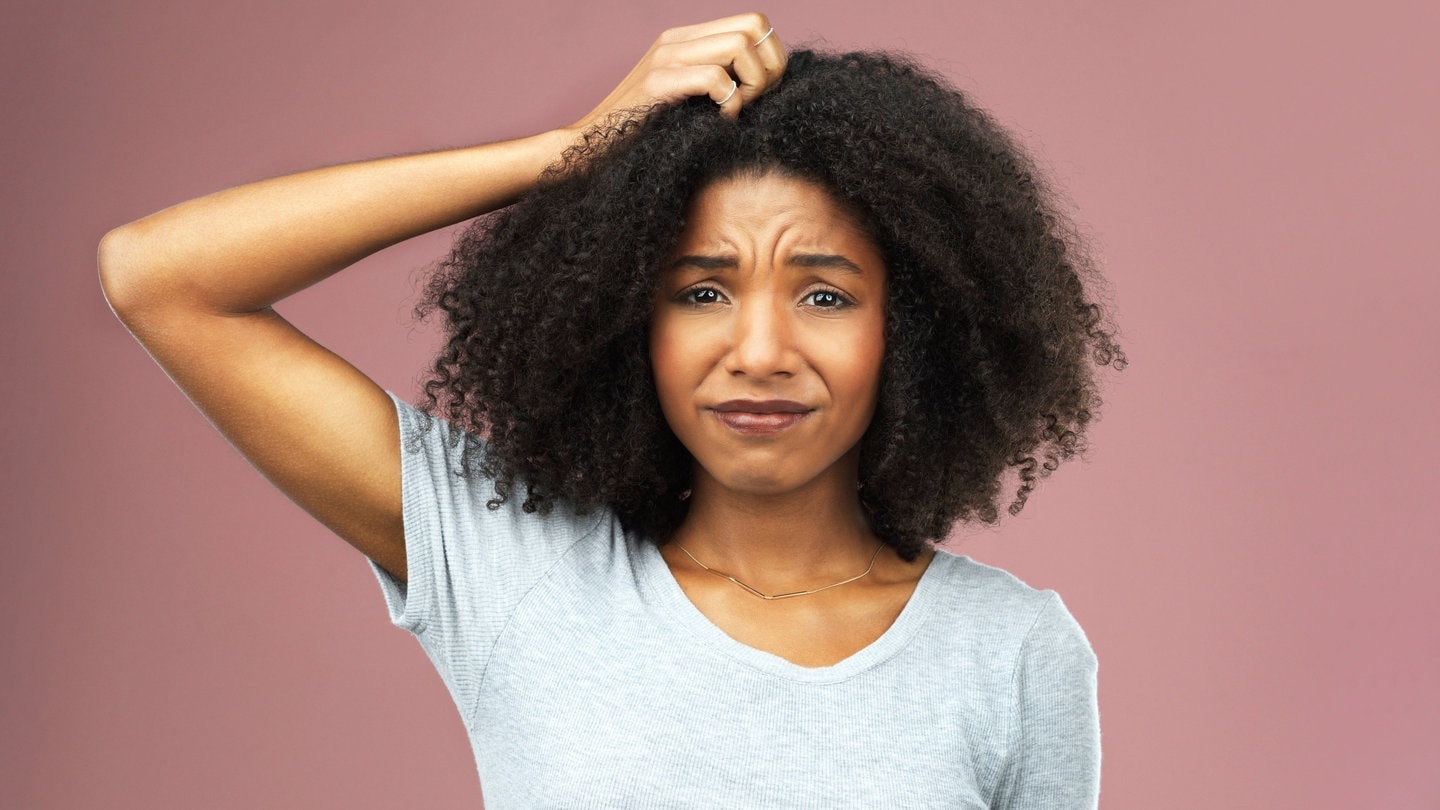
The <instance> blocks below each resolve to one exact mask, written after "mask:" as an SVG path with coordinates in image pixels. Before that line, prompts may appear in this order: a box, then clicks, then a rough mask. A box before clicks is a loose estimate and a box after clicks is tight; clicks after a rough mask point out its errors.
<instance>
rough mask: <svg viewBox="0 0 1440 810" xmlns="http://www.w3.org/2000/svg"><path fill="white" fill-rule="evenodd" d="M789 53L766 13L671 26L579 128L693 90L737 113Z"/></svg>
mask: <svg viewBox="0 0 1440 810" xmlns="http://www.w3.org/2000/svg"><path fill="white" fill-rule="evenodd" d="M767 33H768V36H767ZM756 43H759V44H758V45H757V44H756ZM786 58H787V55H786V53H785V46H783V45H781V44H780V37H779V36H778V35H777V34H776V33H775V32H774V31H773V30H772V28H771V26H770V20H769V18H767V17H766V16H765V15H764V14H759V13H750V14H740V15H737V16H734V17H725V18H723V19H719V20H712V21H710V22H705V23H700V24H699V25H687V26H684V27H682V28H672V29H670V30H668V31H666V32H665V33H663V34H661V35H660V38H659V39H657V40H655V44H653V45H651V46H650V50H648V51H646V52H645V56H644V57H643V58H641V59H640V64H638V65H636V66H635V68H634V69H633V70H631V71H630V75H628V76H626V77H625V80H624V81H622V82H620V86H619V87H616V88H615V90H614V91H612V92H611V93H610V95H609V96H606V98H605V100H604V101H602V102H600V106H598V107H596V108H595V109H593V110H591V111H590V113H589V114H588V115H586V116H585V117H584V118H582V119H580V120H579V121H577V122H576V123H575V125H574V128H575V129H578V130H580V131H582V132H583V131H586V130H589V129H591V128H593V127H595V126H597V125H598V124H600V123H602V122H603V121H605V120H606V119H607V118H609V117H610V116H612V115H614V114H616V113H620V112H623V111H625V110H632V109H637V108H640V109H644V108H648V107H650V106H652V105H654V104H657V103H660V104H669V103H673V102H677V101H681V100H682V99H685V98H688V97H690V96H709V97H710V98H711V99H712V100H714V101H715V102H716V103H719V104H720V112H721V114H722V115H725V116H727V117H729V118H732V119H733V118H735V117H736V116H738V115H739V114H740V109H741V108H742V107H744V106H745V105H746V104H748V103H750V102H751V101H753V100H754V99H755V98H757V97H758V96H759V95H760V94H761V93H763V92H765V90H766V88H768V87H770V86H771V85H773V84H774V83H775V82H776V81H778V80H779V78H780V76H781V74H783V73H784V72H785V61H786ZM732 91H733V92H732Z"/></svg>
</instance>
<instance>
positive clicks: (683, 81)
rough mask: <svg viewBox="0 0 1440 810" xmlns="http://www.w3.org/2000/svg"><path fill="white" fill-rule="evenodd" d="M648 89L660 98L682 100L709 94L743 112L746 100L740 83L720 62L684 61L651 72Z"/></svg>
mask: <svg viewBox="0 0 1440 810" xmlns="http://www.w3.org/2000/svg"><path fill="white" fill-rule="evenodd" d="M646 90H647V92H648V93H649V94H650V95H651V96H652V97H653V98H654V99H655V100H656V101H660V102H666V103H668V102H672V101H680V100H681V99H685V98H689V97H690V96H709V97H710V100H711V101H714V102H715V103H716V104H719V105H720V109H721V110H722V111H724V112H727V113H732V112H733V113H737V114H738V113H739V111H740V105H741V104H742V103H743V101H742V99H741V97H740V93H739V92H737V83H736V81H735V80H734V79H732V78H730V72H729V71H727V70H726V69H725V68H723V67H721V66H719V65H681V66H678V67H665V68H657V69H655V70H654V71H652V72H651V74H650V78H649V80H648V82H647V88H646Z"/></svg>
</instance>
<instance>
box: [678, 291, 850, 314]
mask: <svg viewBox="0 0 1440 810" xmlns="http://www.w3.org/2000/svg"><path fill="white" fill-rule="evenodd" d="M702 292H712V293H714V294H716V295H717V296H718V295H720V291H719V290H717V289H715V288H714V287H710V286H706V285H702V286H698V287H691V288H689V289H688V290H684V291H683V292H681V293H680V294H679V295H677V296H676V297H675V300H676V301H678V302H680V303H681V304H684V305H685V306H689V307H695V308H699V307H703V306H706V305H707V304H712V303H715V302H714V301H706V302H704V303H701V302H699V301H696V300H694V296H695V295H696V294H697V293H702ZM813 295H831V296H834V297H835V301H836V304H835V306H830V307H817V308H818V309H834V310H840V309H849V308H850V307H853V306H855V302H854V301H852V300H850V297H849V296H847V295H845V294H844V293H842V292H840V291H839V290H836V289H833V288H830V287H819V288H817V289H814V290H811V291H809V292H808V293H806V294H805V298H809V297H811V296H813ZM802 300H804V299H802Z"/></svg>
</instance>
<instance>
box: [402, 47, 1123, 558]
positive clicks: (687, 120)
mask: <svg viewBox="0 0 1440 810" xmlns="http://www.w3.org/2000/svg"><path fill="white" fill-rule="evenodd" d="M765 172H779V173H782V174H784V175H787V176H793V177H798V178H803V179H807V180H810V181H813V182H816V183H818V184H820V185H821V186H822V187H824V188H826V189H828V190H829V191H830V192H831V194H833V195H834V197H835V198H836V199H837V201H839V202H840V203H842V204H844V205H846V206H848V207H849V208H851V209H852V210H854V211H855V212H857V214H858V215H859V216H860V217H861V218H862V219H863V221H864V224H865V225H866V226H867V227H868V228H869V230H870V232H871V233H872V234H873V235H874V237H875V239H876V243H877V245H878V246H879V248H880V251H881V254H882V256H883V257H884V260H885V264H886V270H887V278H888V282H887V283H888V300H887V303H886V335H885V356H884V361H883V367H882V372H881V380H880V394H879V400H878V402H877V406H876V412H875V416H874V419H873V420H872V422H871V425H870V427H869V428H868V430H867V432H866V434H865V435H864V437H863V438H862V439H861V451H860V482H861V485H862V488H861V495H862V506H863V508H864V509H865V511H866V514H867V516H868V518H869V520H870V524H871V528H872V530H873V531H874V532H875V533H876V534H877V535H878V536H879V537H880V538H882V539H883V540H884V541H885V542H886V543H888V544H889V545H891V546H892V547H893V548H894V549H895V551H896V552H897V553H898V554H899V556H900V557H902V558H903V559H906V560H911V561H913V560H914V559H916V558H917V557H918V555H919V554H920V553H921V552H922V551H924V550H925V548H926V547H927V545H928V544H929V543H931V542H934V541H936V540H940V539H943V538H944V536H945V535H946V534H947V533H948V532H949V531H950V529H951V528H952V527H953V526H954V525H955V523H956V522H957V521H971V520H977V519H978V520H980V521H983V522H986V523H995V522H997V521H998V519H999V508H998V507H999V503H1000V499H1001V487H1002V483H1003V481H1004V480H1005V478H1006V474H1007V473H1008V472H1010V471H1011V470H1012V469H1013V470H1014V471H1015V472H1017V473H1018V477H1017V479H1016V480H1018V489H1017V490H1016V491H1015V493H1014V497H1013V498H1012V500H1011V502H1010V504H1009V507H1008V510H1009V512H1010V513H1011V514H1016V513H1018V512H1019V511H1020V509H1021V508H1022V507H1023V506H1024V504H1025V502H1026V499H1027V498H1028V497H1029V495H1030V493H1031V492H1032V491H1033V490H1034V489H1035V486H1036V484H1037V483H1038V481H1039V480H1040V479H1041V478H1043V477H1045V476H1048V475H1049V474H1050V473H1051V472H1053V471H1054V470H1055V469H1056V468H1057V467H1058V466H1059V464H1060V463H1061V462H1062V461H1065V460H1067V459H1070V458H1072V457H1073V456H1075V455H1077V454H1078V453H1082V452H1083V451H1084V449H1085V441H1084V437H1085V431H1086V427H1087V426H1088V425H1089V424H1090V423H1091V421H1092V419H1093V418H1094V417H1095V416H1096V415H1097V413H1098V407H1099V405H1100V397H1099V394H1098V391H1097V388H1096V385H1095V381H1094V376H1093V369H1092V365H1100V366H1113V367H1115V368H1116V369H1121V368H1124V366H1125V362H1126V361H1125V356H1124V354H1123V352H1122V351H1121V349H1120V347H1119V346H1118V345H1117V344H1116V342H1115V339H1114V330H1113V328H1110V327H1107V325H1106V324H1107V318H1106V317H1105V313H1104V312H1103V311H1102V309H1101V307H1100V306H1099V305H1097V304H1096V303H1094V302H1093V301H1092V300H1091V299H1090V298H1089V297H1087V291H1086V285H1085V283H1084V282H1087V281H1088V282H1096V281H1099V279H1098V276H1097V274H1096V273H1095V271H1094V269H1093V265H1092V264H1091V262H1090V261H1089V258H1088V255H1087V252H1086V250H1085V247H1084V245H1083V243H1082V240H1081V239H1080V238H1079V237H1078V235H1077V234H1076V232H1075V229H1074V228H1073V227H1072V226H1070V225H1069V223H1068V222H1067V221H1066V220H1065V219H1064V217H1062V216H1061V214H1060V212H1059V210H1058V207H1057V206H1056V204H1055V203H1054V201H1053V198H1052V194H1051V193H1050V192H1049V191H1048V190H1047V189H1046V187H1045V186H1044V184H1043V183H1042V181H1041V180H1040V178H1039V177H1038V173H1037V171H1036V169H1035V166H1034V165H1033V163H1032V162H1031V160H1030V159H1029V158H1028V157H1027V156H1026V155H1025V153H1024V152H1023V151H1022V150H1021V149H1020V148H1019V146H1018V145H1017V144H1016V143H1015V141H1014V140H1013V139H1012V138H1011V137H1010V136H1009V135H1008V134H1007V133H1006V132H1005V131H1004V130H1003V129H1002V128H1001V127H1000V126H999V125H998V124H997V123H996V122H995V121H994V119H993V118H992V117H991V116H990V115H989V114H988V113H987V112H985V111H984V110H981V109H979V108H978V107H976V106H974V105H973V104H972V103H971V101H970V100H969V99H968V98H967V97H966V96H965V95H963V94H962V93H960V92H959V91H957V90H955V89H953V88H951V87H949V86H948V85H947V84H946V83H945V82H944V81H943V80H942V79H940V78H938V77H937V76H935V75H933V74H931V73H930V72H928V71H927V70H926V69H924V68H922V67H920V66H919V65H917V64H915V63H914V62H913V61H911V60H909V59H907V58H904V57H901V56H896V55H893V54H885V53H867V52H859V53H845V54H826V53H820V52H814V51H806V50H799V51H795V52H794V53H792V54H791V56H790V61H789V66H788V68H787V70H786V72H785V75H784V77H783V78H782V79H781V81H780V82H779V83H778V85H776V86H775V87H773V88H771V90H770V91H769V92H768V93H766V94H765V95H763V96H762V97H760V98H759V99H756V100H754V101H752V102H751V103H750V104H748V105H747V106H746V107H745V108H744V110H743V111H742V112H741V114H740V116H739V119H738V120H734V121H732V120H729V119H726V118H724V117H723V116H721V115H720V114H719V113H718V111H717V108H716V106H715V104H714V103H713V102H712V101H710V100H709V99H707V98H703V97H701V98H691V99H688V100H686V101H684V102H681V103H678V104H672V105H660V106H657V107H655V108H652V109H650V110H648V111H638V112H636V113H634V114H631V115H629V116H628V117H627V116H617V117H615V118H613V119H612V120H611V121H610V122H609V123H608V124H606V125H605V126H603V127H601V128H599V129H597V130H594V131H592V132H590V133H588V134H587V135H586V136H585V138H584V140H583V142H582V143H581V144H579V145H577V146H576V147H573V148H572V149H571V150H569V151H568V152H567V153H566V154H565V156H564V157H563V159H562V160H561V162H560V163H558V164H556V165H555V166H552V167H551V168H550V169H549V170H547V172H546V174H545V176H544V177H543V178H542V180H541V182H540V184H539V185H538V186H537V187H536V188H535V189H534V190H533V191H532V192H531V193H529V194H528V195H527V196H526V197H525V198H523V199H522V200H521V201H519V202H518V203H516V204H515V205H513V206H511V207H509V208H506V209H503V210H501V211H499V212H496V213H494V214H491V215H489V216H487V217H484V218H482V219H479V220H477V221H476V222H475V223H473V224H472V225H471V226H470V227H469V228H468V229H467V230H466V231H465V232H464V233H463V234H462V235H461V236H460V237H459V239H457V241H456V243H455V246H454V249H453V251H452V252H451V254H450V255H449V257H448V258H446V259H444V260H443V261H442V262H441V263H440V265H439V268H438V271H437V273H436V275H435V276H434V277H433V278H432V279H431V280H430V282H429V286H428V288H427V291H426V295H425V297H424V299H423V300H422V302H421V304H420V305H419V307H417V312H418V313H419V314H420V316H421V317H424V316H427V315H429V314H430V313H431V312H433V311H434V310H435V309H439V310H441V311H442V312H443V313H444V316H445V324H444V325H445V334H446V335H447V336H448V342H447V343H446V344H445V345H444V347H443V349H442V350H441V352H440V354H439V356H438V357H437V358H436V360H435V362H434V365H433V368H432V369H431V373H430V375H429V378H428V379H427V380H426V382H425V384H424V392H425V400H426V401H425V403H423V404H422V408H424V410H426V411H427V412H428V413H430V414H432V415H436V416H441V417H443V418H445V419H448V420H449V421H451V422H454V423H456V424H458V425H460V426H462V427H465V428H466V429H467V430H468V431H469V435H467V439H466V442H467V445H468V446H467V447H466V448H465V452H464V453H463V456H462V457H463V458H464V459H465V463H464V472H465V474H467V475H473V474H477V473H478V474H481V475H485V476H487V477H490V478H492V479H493V480H494V487H495V498H493V499H492V500H490V502H489V506H490V508H492V509H493V508H498V507H499V505H500V504H501V503H503V502H505V501H506V500H507V499H509V498H511V497H515V496H516V493H515V491H514V490H515V488H516V485H517V483H519V484H523V486H524V488H525V493H524V502H523V508H524V509H525V510H526V511H535V510H537V509H538V510H540V511H542V512H545V511H548V510H549V509H550V508H551V507H552V506H553V505H554V504H555V503H556V501H557V500H561V499H563V500H565V501H567V502H568V503H569V504H571V505H572V507H573V508H575V509H576V510H577V511H581V512H584V511H588V510H591V509H594V508H597V507H608V508H611V509H613V510H614V511H615V513H616V515H617V517H618V518H619V519H620V521H621V525H622V526H623V527H624V529H625V530H626V531H629V532H633V533H638V534H639V535H641V536H644V537H646V538H648V539H650V540H652V541H653V542H656V543H660V544H663V543H665V542H667V540H668V539H669V537H670V536H671V533H672V532H673V530H674V529H675V528H676V527H677V526H678V525H679V524H680V522H681V521H682V520H683V519H684V517H685V514H686V510H687V508H688V503H687V502H686V501H685V500H683V499H682V498H681V497H680V493H681V492H682V491H683V490H685V489H686V487H687V486H688V481H689V477H690V474H691V469H692V464H693V460H692V457H691V456H690V454H689V453H688V452H687V451H686V449H685V448H684V446H682V445H681V444H680V442H679V440H678V439H677V438H676V437H675V435H674V433H672V432H671V430H670V428H669V426H668V425H667V424H666V421H665V418H664V416H663V415H662V413H661V410H660V404H659V400H658V397H657V395H656V391H655V383H654V379H653V374H652V369H651V367H650V358H649V351H648V329H649V322H650V317H651V308H652V305H653V304H652V302H653V294H654V289H655V286H656V284H657V283H658V278H659V273H660V271H661V269H662V268H663V267H664V266H665V265H666V263H667V261H668V260H669V259H670V258H671V255H672V253H673V251H674V250H675V248H676V245H677V242H678V238H679V235H680V233H681V231H682V228H683V227H684V214H685V211H686V205H687V203H688V202H689V200H690V199H691V198H692V197H693V195H694V194H695V193H696V192H697V191H698V190H699V189H701V188H703V187H704V186H705V185H706V184H707V183H709V182H712V181H714V180H716V179H719V178H724V177H729V176H733V175H736V174H738V173H762V174H763V173H765ZM481 434H484V435H486V436H487V439H485V440H482V439H480V438H478V436H479V435H481ZM472 451H478V454H477V453H473V452H472ZM474 459H478V460H479V463H478V464H476V463H473V460H474Z"/></svg>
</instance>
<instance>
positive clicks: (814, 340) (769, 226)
mask: <svg viewBox="0 0 1440 810" xmlns="http://www.w3.org/2000/svg"><path fill="white" fill-rule="evenodd" d="M885 277H886V271H885V266H884V263H883V261H882V260H881V256H880V251H879V249H878V248H877V247H876V245H875V243H874V241H873V240H872V239H871V238H870V237H869V236H868V235H867V234H866V233H865V231H864V229H863V228H862V227H861V226H860V225H859V224H858V223H857V222H856V220H855V219H854V218H853V217H852V216H851V215H850V214H849V213H848V212H847V211H845V210H844V209H843V208H841V207H840V206H839V205H838V204H837V203H836V202H835V200H834V199H832V198H831V196H830V195H829V193H828V192H827V191H826V190H825V189H824V188H823V187H821V186H818V185H816V184H814V183H811V182H809V181H806V180H799V179H795V178H792V177H784V176H781V175H778V174H773V173H771V174H764V175H759V176H755V175H740V176H735V177H730V178H726V179H721V180H718V181H716V182H714V183H712V184H710V185H709V186H707V187H705V188H704V189H703V190H702V191H701V192H700V193H699V194H697V195H696V197H695V199H694V200H693V201H692V202H691V206H690V209H689V211H688V212H687V216H686V223H685V230H684V232H683V233H682V234H681V236H680V242H679V247H678V249H677V251H676V255H675V258H674V260H673V262H672V264H671V266H670V267H668V268H665V269H664V270H663V272H662V273H661V275H660V283H659V287H658V290H657V292H656V299H655V309H654V315H653V317H652V321H651V330H650V357H651V362H652V365H653V367H654V370H655V386H656V389H657V390H658V392H659V396H660V405H661V408H662V409H663V411H664V413H665V418H666V420H667V421H668V422H669V424H670V428H671V429H672V430H674V431H675V435H676V436H677V437H678V438H679V439H680V441H681V442H682V443H683V444H684V445H685V447H686V448H687V449H689V451H690V453H691V454H692V455H693V456H694V457H695V460H696V462H697V468H696V470H695V474H696V476H697V479H698V477H700V476H708V477H709V478H711V479H713V480H714V482H715V483H717V484H719V485H720V486H722V487H724V488H727V489H730V490H734V491H737V492H747V493H753V494H778V493H783V492H791V491H794V490H797V489H800V488H802V487H806V486H813V485H817V484H819V485H823V483H824V482H827V481H828V482H829V483H831V484H844V485H847V486H849V487H850V488H851V489H852V491H853V488H854V486H855V476H856V474H857V470H858V453H859V450H858V443H859V441H860V437H861V436H862V435H863V434H864V433H865V429H866V428H867V427H868V426H869V424H870V419H871V417H872V416H873V415H874V412H875V400H876V396H877V391H878V387H879V380H880V366H881V362H882V360H883V358H884V354H885V343H884V335H885ZM700 483H701V482H700V481H698V480H697V482H696V484H697V486H698V485H700Z"/></svg>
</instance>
